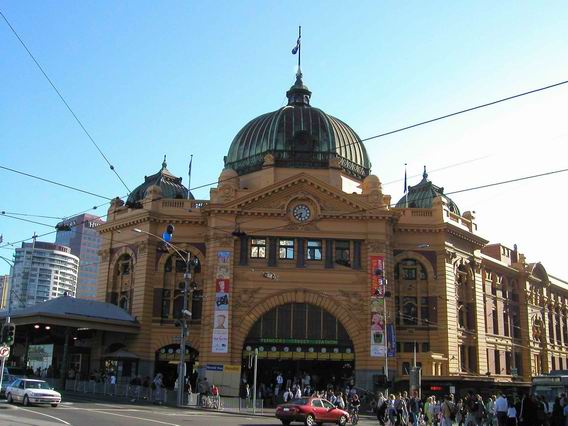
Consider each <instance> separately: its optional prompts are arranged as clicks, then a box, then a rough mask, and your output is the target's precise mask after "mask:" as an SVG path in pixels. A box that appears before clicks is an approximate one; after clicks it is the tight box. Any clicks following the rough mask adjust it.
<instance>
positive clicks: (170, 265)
mask: <svg viewBox="0 0 568 426" xmlns="http://www.w3.org/2000/svg"><path fill="white" fill-rule="evenodd" d="M181 253H182V255H184V256H187V252H181ZM192 256H193V255H192ZM185 271H186V262H185V260H183V259H180V257H179V255H178V254H176V253H174V254H172V255H171V256H170V257H169V258H168V259H167V260H166V262H165V263H164V269H163V277H164V278H163V284H162V286H161V287H157V288H154V308H153V316H154V317H156V318H160V319H161V320H174V319H178V318H181V315H182V314H181V312H182V311H183V309H189V310H191V313H192V321H199V320H201V304H202V300H203V297H202V294H203V292H202V289H201V264H200V263H198V264H197V265H196V266H195V267H194V268H193V276H192V282H191V283H190V285H191V286H192V288H193V297H192V299H193V300H191V301H189V300H188V306H186V307H184V306H183V289H184V287H185V281H184V274H185ZM190 305H191V308H190V307H189V306H190Z"/></svg>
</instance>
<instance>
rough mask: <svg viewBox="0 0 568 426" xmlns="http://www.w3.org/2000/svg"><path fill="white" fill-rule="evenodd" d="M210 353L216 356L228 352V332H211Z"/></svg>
mask: <svg viewBox="0 0 568 426" xmlns="http://www.w3.org/2000/svg"><path fill="white" fill-rule="evenodd" d="M211 351H212V352H213V353H216V354H226V353H227V352H229V330H213V339H212V341H211Z"/></svg>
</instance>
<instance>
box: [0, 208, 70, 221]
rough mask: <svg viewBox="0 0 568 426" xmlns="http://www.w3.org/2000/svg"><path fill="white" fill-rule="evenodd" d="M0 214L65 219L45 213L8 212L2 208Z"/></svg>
mask: <svg viewBox="0 0 568 426" xmlns="http://www.w3.org/2000/svg"><path fill="white" fill-rule="evenodd" d="M0 214H11V215H13V216H26V217H39V218H42V219H57V220H63V218H62V217H58V216H45V215H40V214H29V213H15V212H7V211H4V210H2V211H1V212H0Z"/></svg>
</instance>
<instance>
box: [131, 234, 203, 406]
mask: <svg viewBox="0 0 568 426" xmlns="http://www.w3.org/2000/svg"><path fill="white" fill-rule="evenodd" d="M133 231H134V232H138V233H141V234H146V235H149V236H151V237H154V238H157V239H158V240H160V241H162V242H163V243H165V244H166V246H167V247H170V248H172V250H174V251H175V252H176V253H177V255H178V256H179V257H180V258H181V259H182V260H183V261H184V262H185V273H184V274H183V306H182V310H181V324H180V325H181V332H180V339H179V340H180V342H179V369H178V394H177V405H178V406H182V405H184V404H183V394H184V388H185V370H186V368H185V344H186V340H187V334H188V333H187V330H188V323H187V320H188V319H191V311H189V310H188V309H187V303H188V300H192V297H193V285H192V284H191V279H192V277H193V270H194V268H195V266H196V265H197V263H198V259H197V257H194V258H192V257H191V253H189V251H188V252H186V255H187V257H186V256H185V255H183V254H182V253H181V251H180V250H179V249H178V248H177V247H176V246H175V245H173V244H172V243H171V242H170V241H171V240H172V236H173V234H174V226H173V225H172V224H169V225H168V226H167V227H166V232H164V233H163V234H162V236H161V237H160V236H158V235H155V234H152V233H151V232H148V231H143V230H141V229H139V228H134V229H133ZM174 270H175V266H174Z"/></svg>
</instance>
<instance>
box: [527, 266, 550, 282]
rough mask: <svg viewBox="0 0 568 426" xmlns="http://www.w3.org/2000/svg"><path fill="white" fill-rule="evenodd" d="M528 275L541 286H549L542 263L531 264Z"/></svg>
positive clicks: (546, 273)
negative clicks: (537, 280)
mask: <svg viewBox="0 0 568 426" xmlns="http://www.w3.org/2000/svg"><path fill="white" fill-rule="evenodd" d="M529 273H530V274H531V275H532V276H534V277H536V278H538V279H540V280H541V282H542V284H544V285H545V286H548V285H550V280H549V279H548V272H546V269H545V267H544V266H543V265H542V263H540V262H537V263H531V264H530V265H529Z"/></svg>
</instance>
